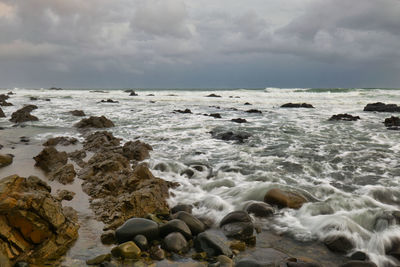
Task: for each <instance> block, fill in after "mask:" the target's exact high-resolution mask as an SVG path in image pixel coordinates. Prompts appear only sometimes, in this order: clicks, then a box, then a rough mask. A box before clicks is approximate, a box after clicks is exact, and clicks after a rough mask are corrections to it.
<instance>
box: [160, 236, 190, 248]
mask: <svg viewBox="0 0 400 267" xmlns="http://www.w3.org/2000/svg"><path fill="white" fill-rule="evenodd" d="M163 245H164V249H166V250H168V251H172V252H175V253H179V252H184V251H185V250H186V249H187V248H188V243H187V241H186V239H185V237H184V236H183V235H182V234H181V233H179V232H173V233H170V234H168V235H167V236H166V237H165V238H164V240H163Z"/></svg>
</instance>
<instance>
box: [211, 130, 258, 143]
mask: <svg viewBox="0 0 400 267" xmlns="http://www.w3.org/2000/svg"><path fill="white" fill-rule="evenodd" d="M211 135H212V137H213V138H216V139H221V140H224V141H237V142H238V143H243V142H244V141H245V140H246V139H248V138H249V137H250V136H251V135H250V134H248V133H245V132H237V133H234V132H231V131H228V132H220V133H217V132H213V131H211Z"/></svg>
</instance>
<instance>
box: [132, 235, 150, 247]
mask: <svg viewBox="0 0 400 267" xmlns="http://www.w3.org/2000/svg"><path fill="white" fill-rule="evenodd" d="M133 242H135V244H136V245H137V246H138V247H139V248H140V249H141V250H147V248H148V247H149V242H148V241H147V238H146V237H145V236H144V235H137V236H135V238H134V239H133Z"/></svg>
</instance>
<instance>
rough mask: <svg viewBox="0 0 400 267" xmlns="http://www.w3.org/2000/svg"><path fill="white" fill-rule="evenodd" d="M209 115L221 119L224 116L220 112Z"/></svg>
mask: <svg viewBox="0 0 400 267" xmlns="http://www.w3.org/2000/svg"><path fill="white" fill-rule="evenodd" d="M208 116H210V117H213V118H216V119H221V118H222V117H221V114H219V113H211V114H210V115H208Z"/></svg>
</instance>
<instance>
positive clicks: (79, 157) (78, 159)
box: [68, 150, 87, 168]
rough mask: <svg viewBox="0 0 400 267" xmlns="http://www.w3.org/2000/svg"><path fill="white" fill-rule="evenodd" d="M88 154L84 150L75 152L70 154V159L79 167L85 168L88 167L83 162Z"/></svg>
mask: <svg viewBox="0 0 400 267" xmlns="http://www.w3.org/2000/svg"><path fill="white" fill-rule="evenodd" d="M86 156H87V154H86V152H85V151H84V150H75V151H73V152H70V153H68V157H69V158H70V159H71V160H73V161H74V162H75V163H76V164H78V166H79V167H81V168H83V167H84V166H85V165H86V162H84V161H83V159H84V158H86Z"/></svg>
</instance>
